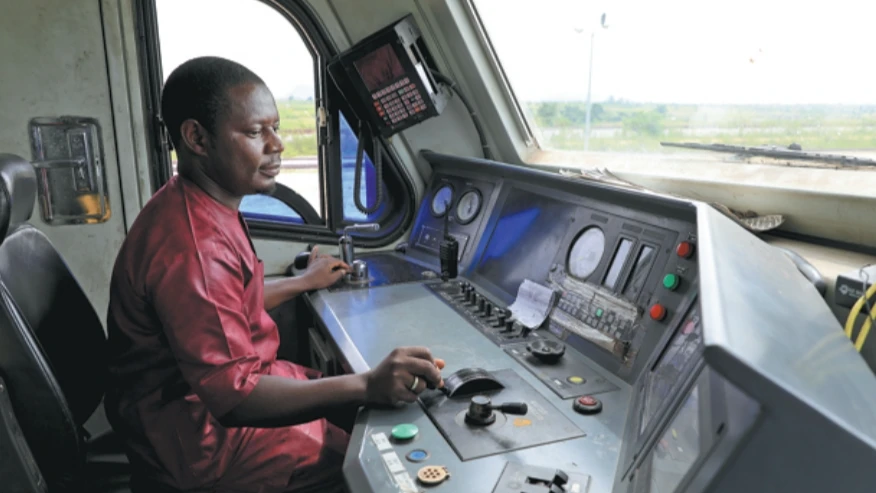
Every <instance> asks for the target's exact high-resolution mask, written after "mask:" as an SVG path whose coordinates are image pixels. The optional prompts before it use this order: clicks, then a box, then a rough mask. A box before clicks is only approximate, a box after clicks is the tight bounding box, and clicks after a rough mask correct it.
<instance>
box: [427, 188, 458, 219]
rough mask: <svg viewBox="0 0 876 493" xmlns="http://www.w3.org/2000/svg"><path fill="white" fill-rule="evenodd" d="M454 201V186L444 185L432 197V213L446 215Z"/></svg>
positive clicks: (439, 215) (438, 215)
mask: <svg viewBox="0 0 876 493" xmlns="http://www.w3.org/2000/svg"><path fill="white" fill-rule="evenodd" d="M452 203H453V187H452V186H450V185H444V186H443V187H441V188H439V189H438V191H437V192H435V196H434V197H433V198H432V214H433V215H434V216H437V217H442V216H444V214H446V213H447V209H449V208H450V204H452Z"/></svg>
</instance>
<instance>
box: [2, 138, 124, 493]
mask: <svg viewBox="0 0 876 493" xmlns="http://www.w3.org/2000/svg"><path fill="white" fill-rule="evenodd" d="M36 191H37V182H36V172H35V169H34V168H33V166H32V165H31V164H30V163H29V162H28V161H26V160H24V159H22V158H21V157H18V156H15V155H12V154H0V240H2V243H0V378H2V379H3V380H4V381H5V388H6V389H7V390H8V393H7V395H8V401H7V402H10V403H11V406H8V405H7V407H11V409H12V412H11V413H8V412H7V416H6V417H5V418H9V416H8V414H12V416H13V417H14V419H15V420H17V422H18V424H19V426H20V430H21V433H22V434H23V436H24V438H25V441H26V443H27V446H28V447H29V449H30V452H32V455H33V458H32V459H30V462H31V465H32V463H33V461H34V460H35V463H36V466H37V467H38V470H39V472H40V473H41V475H42V478H43V480H44V483H45V485H46V486H47V487H48V491H49V492H50V493H52V492H55V491H98V490H95V489H94V485H93V484H91V478H89V476H91V474H90V469H89V468H88V467H86V455H87V445H88V444H87V440H86V435H87V434H86V433H85V431H84V428H83V425H84V423H85V422H86V420H88V418H89V417H90V416H91V415H92V414H93V413H94V411H95V410H96V408H97V406H98V405H99V404H100V401H101V399H102V397H103V393H104V388H105V385H106V373H107V365H106V356H105V350H106V349H105V346H106V335H105V333H104V330H103V326H102V324H101V322H100V319H99V318H98V316H97V313H96V312H95V311H94V308H93V307H92V306H91V303H90V302H89V300H88V298H87V297H86V295H85V293H84V292H83V290H82V288H81V287H80V286H79V284H78V283H77V282H76V279H74V278H73V275H72V274H71V273H70V270H69V269H68V267H67V265H66V264H65V263H64V260H63V259H62V258H61V256H60V255H59V254H58V252H57V251H56V250H55V248H54V247H53V246H52V244H51V242H49V240H48V238H47V237H46V236H45V235H44V234H43V233H42V232H41V231H39V230H38V229H36V228H35V227H33V226H32V225H30V224H28V222H27V221H28V219H30V216H31V213H32V211H33V207H34V202H35V201H36ZM2 405H3V403H2V402H0V406H2ZM7 421H8V419H7ZM12 428H14V427H12ZM2 431H3V430H0V432H2ZM25 449H26V447H25ZM20 450H21V448H19V451H20ZM24 455H26V453H22V459H20V462H21V463H22V464H27V463H28V462H29V460H28V459H27V458H26V457H24ZM4 456H5V454H4ZM3 460H4V461H7V458H5V457H4V459H3ZM10 462H15V461H14V460H10ZM7 467H8V466H7ZM18 472H19V473H20V472H21V471H18ZM4 476H6V477H7V478H9V477H15V476H16V472H15V471H13V470H9V469H4V468H3V467H0V481H4V480H6V478H4ZM21 477H23V476H22V475H20V474H19V475H18V478H19V479H20V478H21ZM8 486H10V485H9V484H3V483H0V489H4V488H5V487H8ZM26 491H30V488H29V489H28V490H26ZM35 491H44V490H43V489H36V490H35ZM110 491H117V489H116V488H115V487H113V488H112V489H111V490H110Z"/></svg>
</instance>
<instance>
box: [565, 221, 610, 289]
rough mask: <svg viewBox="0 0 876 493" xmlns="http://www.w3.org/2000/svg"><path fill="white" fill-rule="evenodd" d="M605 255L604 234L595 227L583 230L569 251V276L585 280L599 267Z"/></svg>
mask: <svg viewBox="0 0 876 493" xmlns="http://www.w3.org/2000/svg"><path fill="white" fill-rule="evenodd" d="M603 253H605V233H603V232H602V230H601V229H599V228H597V227H596V226H591V227H589V228H587V229H585V230H584V231H583V232H582V233H581V234H580V235H579V236H578V238H577V239H576V240H575V243H574V244H573V245H572V249H571V250H570V251H569V274H571V275H573V276H575V277H577V278H579V279H587V278H588V277H590V274H593V271H595V270H596V268H597V267H599V261H600V260H602V254H603Z"/></svg>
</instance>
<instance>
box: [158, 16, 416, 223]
mask: <svg viewBox="0 0 876 493" xmlns="http://www.w3.org/2000/svg"><path fill="white" fill-rule="evenodd" d="M154 6H155V11H154V12H155V25H156V26H157V27H156V28H157V31H158V32H157V38H158V39H159V42H158V46H157V47H153V48H154V49H157V50H158V51H159V54H160V57H158V58H159V59H160V67H159V68H160V71H161V78H160V82H161V84H163V82H164V80H166V78H167V77H168V76H169V75H170V73H171V72H172V71H173V70H174V69H175V68H176V67H177V66H179V65H180V64H182V63H183V62H185V61H186V60H189V59H191V58H194V57H198V56H207V55H210V56H221V57H224V58H228V59H231V60H234V61H236V62H238V63H241V64H243V65H245V66H246V67H248V68H250V69H251V70H253V71H254V72H255V73H256V74H258V75H259V76H260V77H261V78H262V79H264V81H265V83H266V85H267V86H268V88H269V89H270V90H271V92H272V93H273V95H274V98H275V100H276V103H277V109H278V111H279V114H280V134H281V136H282V138H283V144H284V148H285V150H284V152H283V156H282V169H281V172H280V175H279V176H278V178H277V189H276V191H275V192H274V193H273V194H272V195H270V196H268V195H251V196H247V197H245V198H244V200H243V201H242V203H241V207H240V209H241V212H242V213H243V215H244V217H245V218H246V219H247V221H248V222H249V223H250V229H251V230H252V231H253V234H256V235H258V234H259V233H260V232H261V233H266V234H264V235H263V236H274V235H276V234H277V233H280V234H282V233H283V232H289V231H296V230H302V231H303V230H308V231H309V232H310V233H311V234H315V233H319V230H323V231H325V230H328V232H337V231H338V230H340V229H342V228H343V226H344V225H345V224H349V223H356V222H383V223H393V224H396V226H398V225H399V221H398V218H394V217H393V216H399V215H402V214H403V212H404V211H403V209H404V201H402V200H400V197H399V196H404V195H405V187H404V183H403V179H402V178H401V175H400V174H399V173H397V171H396V169H395V165H394V162H393V161H392V158H391V157H390V156H389V154H388V153H386V152H385V150H383V149H382V148H381V149H377V150H375V149H374V148H373V146H372V141H371V139H370V138H367V139H366V140H367V141H368V146H367V147H366V148H365V150H364V152H363V159H362V163H361V166H360V169H357V166H356V164H357V163H356V151H357V147H358V144H359V142H358V134H357V127H356V125H357V121H356V120H355V119H354V118H353V117H349V118H350V120H352V121H350V120H348V115H346V114H345V112H344V110H345V108H344V107H342V106H341V103H340V102H341V101H342V99H341V98H335V99H331V98H330V97H329V96H328V95H327V94H328V93H330V92H331V90H330V88H328V87H327V84H330V82H327V81H326V77H325V72H324V64H325V61H326V60H327V59H328V56H330V54H328V53H325V50H326V48H325V47H321V46H318V45H317V44H316V43H315V42H313V39H314V36H311V34H314V33H308V32H307V31H306V26H305V24H304V23H300V22H293V21H297V19H295V17H294V15H295V12H280V11H278V10H277V9H275V8H274V7H272V6H269V5H267V4H265V3H263V2H259V1H256V0H155V2H154ZM193 19H197V22H193V21H192V20H193ZM303 34H308V35H306V36H305V35H303ZM321 84H322V85H321ZM153 94H155V92H154V93H153ZM332 120H338V121H332ZM321 122H322V128H321V126H320V123H321ZM334 136H336V137H335V138H333V137H334ZM332 146H334V147H332ZM375 152H381V153H383V154H381V155H382V156H383V159H382V161H383V164H384V166H383V172H382V173H378V172H377V170H376V168H375V165H374V162H373V159H372V155H373V154H374V153H375ZM169 161H170V163H171V169H172V171H171V173H175V165H176V156H175V154H174V153H173V152H170V157H169ZM357 170H358V171H359V176H360V185H359V189H358V194H359V199H360V200H359V201H358V206H357V201H356V200H355V195H354V193H355V192H356V191H357V190H356V187H355V185H356V172H357ZM378 175H381V176H382V178H383V180H382V181H381V183H379V184H378V178H379V177H378ZM332 180H335V181H337V182H339V183H332V182H331V181H332ZM388 185H389V186H388ZM378 198H379V199H380V200H381V203H380V205H379V206H377V207H375V201H376V200H377V199H378ZM260 227H261V228H260ZM381 231H382V232H383V233H384V234H386V233H389V231H387V230H386V229H385V228H382V230H381Z"/></svg>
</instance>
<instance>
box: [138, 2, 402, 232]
mask: <svg viewBox="0 0 876 493" xmlns="http://www.w3.org/2000/svg"><path fill="white" fill-rule="evenodd" d="M250 1H259V2H261V3H262V4H263V5H266V6H267V7H269V8H271V9H273V10H274V11H275V12H277V13H278V14H279V15H282V16H283V17H284V18H285V19H286V20H287V21H288V22H289V23H290V24H291V26H292V27H293V28H294V29H295V30H296V31H297V32H298V34H299V35H300V36H301V40H302V41H303V42H304V44H305V45H306V46H307V48H308V50H309V51H310V52H311V55H312V56H313V70H314V98H313V103H314V121H315V128H316V132H317V152H318V156H317V159H318V163H319V164H318V170H319V171H318V172H319V186H320V188H321V190H320V210H319V212H320V213H321V216H322V220H321V223H319V224H307V223H305V224H298V223H283V222H280V221H272V220H266V219H258V218H250V217H246V216H244V218H245V219H246V222H247V226H248V228H249V230H250V233H251V235H252V236H253V237H254V238H265V239H279V240H289V241H298V242H312V243H330V242H334V241H337V239H338V237H339V236H340V234H341V232H342V231H343V228H344V227H345V226H347V225H349V224H357V222H356V221H347V220H345V218H344V196H343V182H342V177H343V175H342V173H343V163H342V161H341V157H342V151H341V143H340V119H339V117H338V115H339V112H341V111H343V113H344V116H345V117H346V118H347V122H348V123H349V124H350V126H351V127H352V128H356V127H357V124H358V120H359V119H358V116H357V115H356V114H355V112H354V111H353V109H352V107H350V105H349V104H348V103H347V102H346V100H345V99H344V97H343V95H341V94H340V92H339V91H338V89H337V87H336V86H335V84H334V83H333V82H332V81H331V78H330V77H329V76H328V71H327V64H328V61H329V60H331V59H332V58H333V57H334V56H336V55H337V53H338V52H339V50H338V49H337V47H336V46H335V45H334V43H332V41H331V39H330V38H329V37H328V36H327V35H326V32H325V29H324V28H323V26H322V25H321V24H320V23H319V22H318V21H317V20H316V16H315V14H314V12H313V11H312V10H311V8H310V7H309V6H307V5H306V4H304V3H303V2H301V1H300V0H275V1H271V0H250ZM135 10H136V14H137V22H136V25H137V29H138V34H139V36H138V53H139V61H138V63H139V66H140V72H141V74H142V75H141V77H142V82H143V83H144V89H143V100H144V108H145V109H146V112H147V117H146V120H147V121H146V125H145V126H146V132H147V140H148V142H149V151H150V152H149V153H150V163H151V164H150V168H151V173H150V177H151V179H152V193H155V192H156V191H157V190H158V189H159V188H160V187H162V186H163V185H164V184H165V183H167V181H168V180H170V178H171V177H172V176H173V171H172V163H171V160H170V145H169V140H168V137H167V135H166V133H165V132H164V130H163V128H162V126H161V120H160V116H159V114H160V100H161V90H162V87H163V81H164V78H163V73H162V67H161V41H160V37H159V31H158V16H157V8H156V0H137V1H136V6H135ZM320 115H323V116H324V118H323V117H321V116H320ZM321 123H324V124H321ZM357 137H358V136H357ZM376 141H377V143H378V147H379V149H380V152H381V158H382V159H381V161H382V165H383V184H379V185H380V186H384V187H385V191H386V193H385V194H384V200H388V201H390V202H389V205H390V207H388V208H387V209H386V212H385V213H384V214H382V215H381V216H380V217H379V218H378V220H377V221H376V222H378V223H379V224H380V226H381V227H380V230H379V231H377V232H373V233H361V234H360V233H357V234H356V242H357V244H358V245H361V246H363V247H367V248H377V247H382V246H387V245H390V244H392V243H393V242H395V241H397V240H398V239H399V238H401V237H402V235H404V233H405V231H406V230H407V229H408V227H409V226H410V224H411V222H412V221H413V218H414V210H415V209H416V203H415V200H414V197H415V195H416V194H415V190H414V185H413V181H412V180H411V177H410V175H409V174H408V173H407V170H406V168H405V167H404V166H403V165H402V164H401V163H400V161H399V160H398V159H396V157H395V156H394V155H393V153H392V152H390V147H389V145H388V142H387V141H386V139H384V138H383V137H378V138H377V139H376ZM365 152H366V153H367V154H368V155H369V156H374V148H373V145H372V142H371V139H368V140H366V142H365ZM363 171H364V170H363ZM293 192H294V191H293ZM276 198H278V200H281V201H282V202H284V203H285V204H286V205H288V206H289V207H290V208H292V209H293V210H294V211H295V212H296V213H298V214H299V216H300V217H301V218H302V219H304V220H305V221H306V219H305V218H306V217H307V216H308V215H307V214H306V213H303V212H302V211H301V210H300V209H299V208H298V207H296V204H293V203H289V202H288V201H285V200H283V199H282V198H280V197H276Z"/></svg>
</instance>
